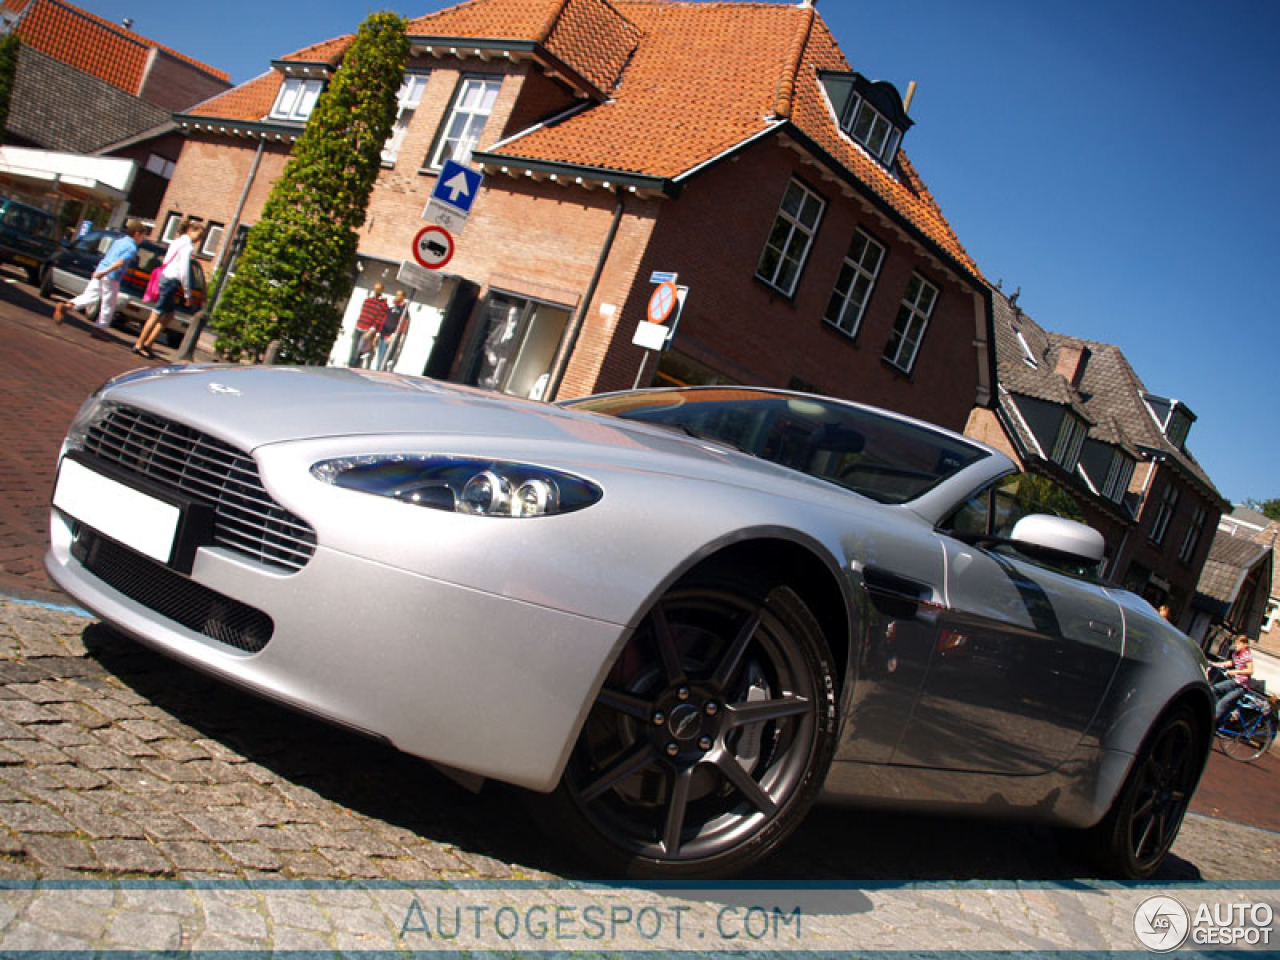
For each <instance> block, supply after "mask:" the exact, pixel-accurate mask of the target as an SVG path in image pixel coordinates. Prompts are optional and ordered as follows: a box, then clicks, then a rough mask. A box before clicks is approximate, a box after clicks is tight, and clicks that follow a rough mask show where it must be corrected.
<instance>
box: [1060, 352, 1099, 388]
mask: <svg viewBox="0 0 1280 960" xmlns="http://www.w3.org/2000/svg"><path fill="white" fill-rule="evenodd" d="M1089 356H1090V350H1089V348H1088V347H1086V346H1085V345H1084V344H1083V343H1064V344H1061V345H1059V347H1058V362H1057V364H1055V365H1054V368H1053V372H1054V373H1056V374H1058V375H1059V376H1061V377H1064V378H1065V379H1066V380H1067V381H1068V382H1069V383H1070V384H1071V386H1072V387H1074V388H1075V389H1077V390H1079V389H1080V382H1081V381H1082V380H1084V370H1085V367H1087V366H1088V365H1089Z"/></svg>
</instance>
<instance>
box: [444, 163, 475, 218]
mask: <svg viewBox="0 0 1280 960" xmlns="http://www.w3.org/2000/svg"><path fill="white" fill-rule="evenodd" d="M483 179H484V174H482V173H480V172H479V171H478V170H472V169H470V168H469V167H464V166H463V165H462V164H460V163H458V161H456V160H446V161H445V162H444V166H443V167H442V168H441V169H440V176H439V177H437V178H436V186H435V189H434V190H432V191H431V199H432V200H438V201H439V202H440V203H447V204H448V205H449V206H451V207H453V208H454V209H455V210H457V211H458V212H459V213H462V214H464V215H465V214H468V213H470V212H471V205H472V204H473V203H475V202H476V194H478V193H479V192H480V181H482V180H483Z"/></svg>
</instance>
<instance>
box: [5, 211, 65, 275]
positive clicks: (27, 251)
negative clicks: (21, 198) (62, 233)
mask: <svg viewBox="0 0 1280 960" xmlns="http://www.w3.org/2000/svg"><path fill="white" fill-rule="evenodd" d="M57 229H58V221H57V219H56V218H55V217H54V215H53V214H51V213H48V212H46V211H44V210H41V209H39V208H38V207H32V206H28V205H27V204H25V203H19V202H18V201H17V200H9V199H7V198H0V263H2V262H8V263H16V264H17V265H18V266H20V267H22V268H23V269H24V270H25V271H26V272H27V279H28V280H30V281H31V282H32V283H39V282H40V269H41V266H42V265H43V264H44V262H45V261H46V260H48V259H49V258H50V257H51V256H53V254H54V252H55V251H56V250H57V249H58V241H57V239H56V237H57Z"/></svg>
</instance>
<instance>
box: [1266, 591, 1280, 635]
mask: <svg viewBox="0 0 1280 960" xmlns="http://www.w3.org/2000/svg"><path fill="white" fill-rule="evenodd" d="M1277 623H1280V600H1276V599H1274V598H1273V599H1271V600H1269V601H1267V619H1266V620H1265V621H1264V622H1263V624H1262V629H1263V630H1265V631H1266V632H1267V633H1270V632H1271V631H1272V630H1274V629H1275V628H1276V624H1277Z"/></svg>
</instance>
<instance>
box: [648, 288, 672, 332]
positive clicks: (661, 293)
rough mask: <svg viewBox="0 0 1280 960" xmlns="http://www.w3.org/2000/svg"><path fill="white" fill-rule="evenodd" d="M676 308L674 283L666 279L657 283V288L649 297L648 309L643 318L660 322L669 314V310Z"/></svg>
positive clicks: (651, 321) (652, 321)
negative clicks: (664, 281)
mask: <svg viewBox="0 0 1280 960" xmlns="http://www.w3.org/2000/svg"><path fill="white" fill-rule="evenodd" d="M675 308H676V285H675V284H674V283H671V282H670V281H667V282H666V283H660V284H658V289H657V290H655V291H653V296H651V297H650V298H649V309H648V310H647V311H646V312H645V319H646V320H648V321H649V322H650V323H662V322H663V321H665V320H666V319H667V317H669V316H671V311H672V310H674V309H675Z"/></svg>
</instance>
